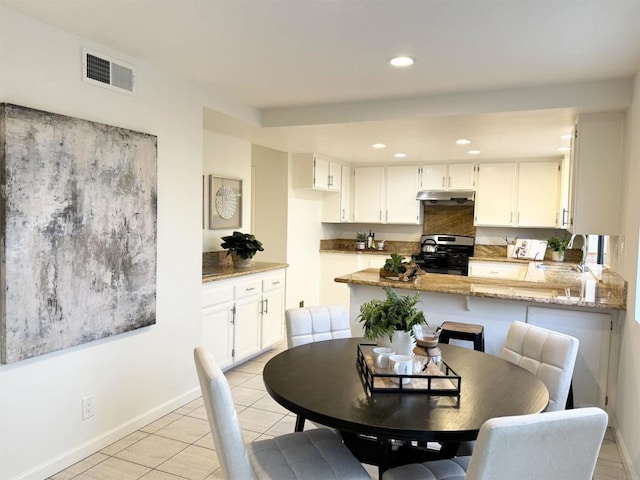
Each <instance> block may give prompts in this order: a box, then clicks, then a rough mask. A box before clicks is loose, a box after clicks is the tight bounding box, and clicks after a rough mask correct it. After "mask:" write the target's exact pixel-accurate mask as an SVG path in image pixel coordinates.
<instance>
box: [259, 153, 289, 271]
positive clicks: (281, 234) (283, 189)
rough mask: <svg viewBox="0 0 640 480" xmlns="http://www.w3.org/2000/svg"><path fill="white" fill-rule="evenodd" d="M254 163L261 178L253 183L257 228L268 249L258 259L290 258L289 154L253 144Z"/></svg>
mask: <svg viewBox="0 0 640 480" xmlns="http://www.w3.org/2000/svg"><path fill="white" fill-rule="evenodd" d="M251 163H252V166H253V168H254V176H255V178H256V179H259V181H257V182H255V183H254V185H253V192H254V195H253V198H252V201H253V204H254V217H253V225H254V229H253V230H254V234H255V236H256V238H257V239H258V240H260V241H261V242H262V245H263V247H264V252H260V253H258V254H257V256H256V259H257V260H260V261H263V262H286V261H287V241H286V238H287V218H288V215H287V209H288V203H289V201H288V194H289V190H288V182H287V178H288V171H289V155H288V154H287V153H285V152H281V151H278V150H273V149H271V148H266V147H261V146H259V145H253V146H252V147H251Z"/></svg>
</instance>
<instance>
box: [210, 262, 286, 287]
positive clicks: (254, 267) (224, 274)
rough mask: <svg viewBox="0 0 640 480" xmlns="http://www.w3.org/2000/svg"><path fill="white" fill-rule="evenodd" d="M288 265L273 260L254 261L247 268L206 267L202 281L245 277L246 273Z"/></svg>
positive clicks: (277, 268) (276, 268) (266, 270)
mask: <svg viewBox="0 0 640 480" xmlns="http://www.w3.org/2000/svg"><path fill="white" fill-rule="evenodd" d="M288 267H289V264H288V263H272V262H253V263H252V264H251V266H250V267H246V268H235V267H233V266H225V267H205V268H203V269H202V283H209V282H217V281H218V280H227V279H229V278H235V277H243V276H245V275H253V274H254V273H262V272H269V271H271V270H280V269H282V268H288Z"/></svg>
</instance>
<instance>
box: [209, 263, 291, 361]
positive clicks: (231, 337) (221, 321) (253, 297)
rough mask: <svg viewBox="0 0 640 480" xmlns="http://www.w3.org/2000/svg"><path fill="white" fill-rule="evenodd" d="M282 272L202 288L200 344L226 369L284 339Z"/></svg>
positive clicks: (216, 283) (210, 283) (283, 285)
mask: <svg viewBox="0 0 640 480" xmlns="http://www.w3.org/2000/svg"><path fill="white" fill-rule="evenodd" d="M284 291H285V272H284V270H275V271H272V272H268V273H256V274H253V275H244V276H241V277H237V278H230V279H226V280H219V281H213V282H209V283H206V284H204V285H203V289H202V323H203V325H202V344H203V345H205V346H206V347H207V348H209V349H210V350H211V352H212V354H213V356H214V358H215V359H216V361H217V362H218V363H219V364H220V367H221V368H227V367H229V366H231V365H234V364H236V363H239V362H242V361H244V360H247V359H248V358H250V357H252V356H255V355H256V354H258V353H260V352H262V351H264V350H266V349H268V348H270V347H272V346H273V345H275V344H276V343H278V342H280V341H281V340H282V339H283V338H284Z"/></svg>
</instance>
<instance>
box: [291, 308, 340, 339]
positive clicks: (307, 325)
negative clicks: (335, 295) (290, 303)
mask: <svg viewBox="0 0 640 480" xmlns="http://www.w3.org/2000/svg"><path fill="white" fill-rule="evenodd" d="M285 319H286V323H287V346H288V347H289V348H291V347H295V346H297V345H303V344H305V343H311V342H317V341H320V340H331V339H333V338H350V337H351V327H350V326H349V314H348V312H347V308H346V307H345V306H344V305H329V306H314V307H305V308H290V309H288V310H287V311H286V312H285Z"/></svg>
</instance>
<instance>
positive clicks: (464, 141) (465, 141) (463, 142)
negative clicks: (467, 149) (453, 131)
mask: <svg viewBox="0 0 640 480" xmlns="http://www.w3.org/2000/svg"><path fill="white" fill-rule="evenodd" d="M456 143H457V144H458V145H469V144H470V143H471V140H469V139H467V138H459V139H458V140H456Z"/></svg>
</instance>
